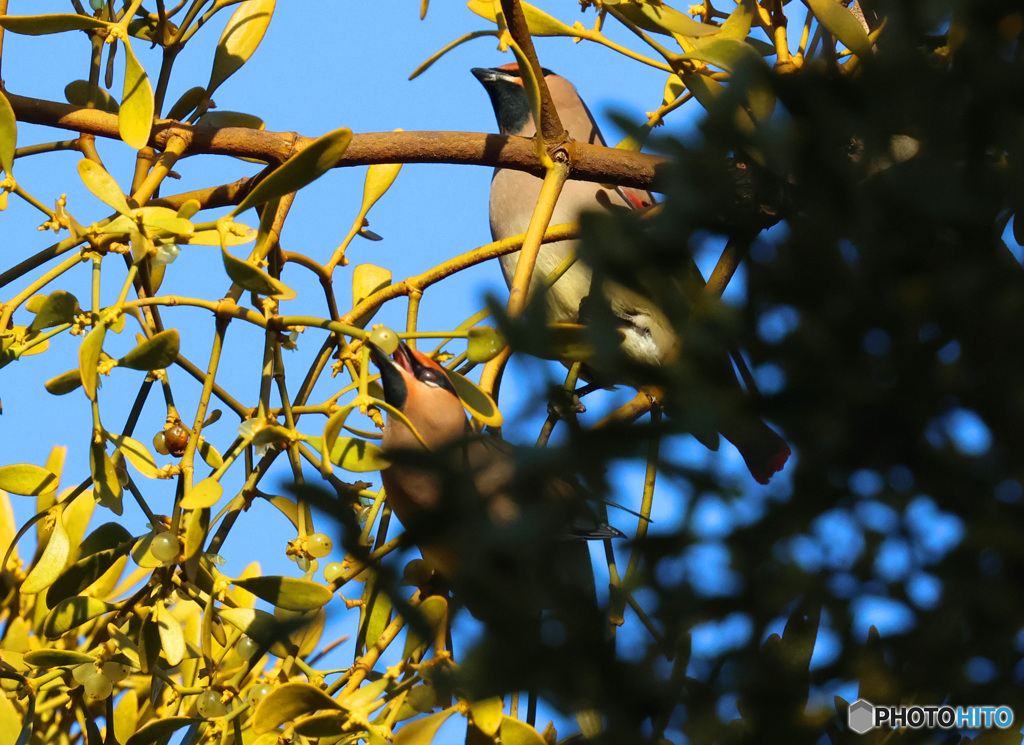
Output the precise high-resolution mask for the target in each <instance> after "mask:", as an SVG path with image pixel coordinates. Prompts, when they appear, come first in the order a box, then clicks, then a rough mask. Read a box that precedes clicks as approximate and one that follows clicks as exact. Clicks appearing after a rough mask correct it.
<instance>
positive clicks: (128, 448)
mask: <svg viewBox="0 0 1024 745" xmlns="http://www.w3.org/2000/svg"><path fill="white" fill-rule="evenodd" d="M107 438H108V439H109V440H110V441H111V442H112V443H114V447H115V448H117V450H118V452H120V453H121V455H123V456H124V457H125V460H127V461H128V462H129V463H131V464H132V465H133V466H134V467H135V469H136V470H137V471H138V472H139V473H141V474H142V475H143V476H145V477H146V478H148V479H151V478H155V477H156V474H157V471H159V470H160V469H159V468H158V467H157V465H156V459H155V458H154V457H153V456H152V454H151V453H150V452H149V449H148V448H147V447H146V446H145V445H143V444H142V443H141V442H139V441H138V440H133V439H132V438H131V437H128V436H127V435H114V434H110V433H107Z"/></svg>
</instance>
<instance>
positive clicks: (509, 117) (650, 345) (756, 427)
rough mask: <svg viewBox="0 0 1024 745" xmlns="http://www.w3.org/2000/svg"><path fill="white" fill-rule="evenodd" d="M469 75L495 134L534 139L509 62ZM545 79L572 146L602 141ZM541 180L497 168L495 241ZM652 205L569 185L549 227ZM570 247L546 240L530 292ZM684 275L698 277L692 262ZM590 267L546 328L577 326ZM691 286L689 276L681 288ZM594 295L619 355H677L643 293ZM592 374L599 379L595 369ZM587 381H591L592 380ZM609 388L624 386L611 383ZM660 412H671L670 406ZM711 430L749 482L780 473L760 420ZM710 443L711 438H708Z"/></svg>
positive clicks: (645, 360) (564, 291) (562, 87)
mask: <svg viewBox="0 0 1024 745" xmlns="http://www.w3.org/2000/svg"><path fill="white" fill-rule="evenodd" d="M472 72H473V75H474V76H476V78H477V80H479V81H480V83H481V84H482V85H483V86H484V89H485V90H486V91H487V93H488V95H489V96H490V99H491V104H492V106H493V107H494V113H495V116H496V118H497V120H498V128H499V130H500V131H501V133H502V134H508V135H518V136H521V137H533V136H534V135H535V134H536V132H537V126H536V124H535V122H534V120H533V115H532V113H531V111H530V106H529V101H528V99H527V95H526V89H525V88H524V87H523V80H522V77H521V76H520V74H519V66H518V64H516V63H513V64H510V65H504V66H502V67H497V68H488V69H484V68H476V69H474V70H473V71H472ZM543 73H544V80H545V81H546V83H547V87H548V91H549V92H550V94H551V99H552V102H553V103H554V105H555V108H556V109H557V111H558V116H559V118H560V119H561V122H562V126H564V127H565V130H566V132H567V133H568V135H569V137H570V138H571V139H572V140H574V141H576V142H586V143H589V144H593V145H604V144H605V142H604V139H603V138H602V137H601V133H600V131H599V130H598V127H597V123H596V121H595V120H594V117H593V116H592V115H591V113H590V110H589V109H588V108H587V105H586V104H585V103H584V102H583V100H582V99H581V98H580V96H579V94H578V93H577V92H576V89H575V88H574V87H573V85H572V83H570V82H569V81H568V80H566V79H565V78H563V77H560V76H558V75H556V74H554V73H553V72H551V71H550V70H544V71H543ZM541 184H542V179H540V178H538V177H536V176H534V175H532V174H529V173H526V172H524V171H517V170H513V169H508V168H497V169H495V171H494V177H493V179H492V180H491V196H490V222H491V235H492V237H493V239H494V240H501V239H503V238H509V237H512V236H514V235H519V234H521V233H525V232H526V230H527V227H528V226H529V223H530V218H531V216H532V214H533V210H534V206H535V205H536V203H537V199H538V197H539V195H540V190H541ZM653 204H654V197H653V196H652V195H651V193H650V192H645V191H639V190H636V189H630V188H626V187H612V188H609V187H606V186H602V185H600V184H596V183H590V182H585V181H574V180H569V181H567V182H566V183H565V185H564V186H563V188H562V192H561V194H560V196H559V198H558V203H557V204H556V206H555V210H554V213H553V215H552V217H551V224H552V225H557V224H560V223H570V222H577V221H578V220H579V218H580V215H581V214H583V213H585V212H594V211H608V210H610V209H615V208H624V209H634V210H636V209H644V208H646V207H649V206H651V205H653ZM574 250H575V241H559V242H555V243H547V244H544V246H542V247H541V251H540V254H539V255H538V257H537V263H536V267H535V269H534V273H533V277H532V278H531V283H530V292H531V293H533V292H535V291H537V290H538V288H540V287H541V286H542V284H543V282H544V279H545V277H547V276H548V275H549V274H550V273H551V272H552V271H553V270H554V269H555V268H556V267H557V266H558V265H559V264H560V263H561V262H562V261H563V260H564V259H565V258H566V256H568V255H570V254H571V253H572V252H574ZM518 261H519V253H518V252H515V253H511V254H506V255H505V256H502V257H501V268H502V272H503V274H504V275H505V281H506V283H507V284H508V285H509V286H511V283H512V278H513V276H514V274H515V268H516V264H517V262H518ZM689 274H691V275H693V276H695V277H697V278H698V283H697V285H698V286H702V285H703V278H702V277H701V276H700V272H699V270H698V269H697V267H696V265H695V264H694V265H693V266H692V269H691V271H690V272H689ZM592 280H593V276H592V273H591V270H590V269H589V268H588V267H587V266H586V265H585V264H584V263H583V262H580V261H577V262H576V263H575V264H573V266H572V267H571V268H570V269H569V270H568V271H567V272H565V274H564V275H563V276H562V277H561V278H559V279H558V281H556V282H555V283H554V284H553V285H552V286H551V287H550V289H548V290H547V292H546V293H545V302H546V307H547V317H548V321H549V322H550V323H579V322H581V321H586V314H585V313H584V315H583V317H582V318H581V304H583V306H584V308H586V305H587V303H586V302H585V300H586V299H587V298H588V296H589V295H590V294H591V285H592ZM687 284H689V285H693V282H692V281H690V279H689V278H688V279H687V280H686V281H684V282H683V283H682V286H685V285H687ZM596 292H600V293H601V294H602V295H603V297H604V299H605V300H606V301H607V303H608V305H609V306H610V309H611V312H612V313H613V314H614V316H615V320H616V323H617V326H618V330H619V332H620V334H621V337H622V352H623V353H624V354H625V356H626V357H627V358H628V359H629V360H630V361H631V362H633V363H637V364H639V365H643V366H648V367H655V366H659V365H666V364H668V363H670V362H673V361H674V360H676V359H677V358H678V356H679V355H680V348H681V346H682V343H681V340H680V338H679V336H678V335H677V333H676V332H675V330H674V329H673V327H672V325H671V323H670V322H669V320H668V318H667V317H666V314H665V313H664V312H662V310H661V309H660V308H658V307H657V306H656V305H655V304H654V303H652V302H651V301H650V300H649V299H648V298H646V297H645V296H644V295H643V294H642V293H639V292H636V291H634V290H632V289H629V288H627V287H625V286H623V285H621V284H618V283H616V282H614V281H609V280H605V281H603V282H602V283H601V285H600V288H598V289H595V293H596ZM722 357H723V358H722V360H721V362H720V364H715V365H714V366H713V367H714V368H715V370H714V375H715V376H716V379H717V378H721V381H722V384H723V385H725V386H726V387H728V388H732V389H735V391H737V392H739V391H741V390H742V389H741V387H740V384H739V381H738V380H737V379H736V375H735V372H734V371H733V369H732V365H731V363H730V362H729V360H728V357H727V356H726V355H725V354H723V355H722ZM596 372H597V377H598V378H599V377H600V371H596ZM591 377H594V376H593V375H591ZM612 382H616V383H629V382H630V381H623V380H617V381H612ZM665 403H666V408H667V409H668V410H669V412H671V411H672V406H671V401H666V402H665ZM717 428H718V429H719V431H720V432H721V434H722V436H723V437H725V438H726V439H727V440H729V441H730V442H732V443H733V444H734V445H735V446H736V447H737V449H738V450H739V451H740V454H741V455H742V456H743V459H744V461H745V463H746V464H747V468H748V469H749V470H750V473H751V474H752V475H753V477H754V478H755V479H756V480H757V481H758V482H759V483H762V484H767V483H768V481H769V480H770V479H771V477H772V476H773V475H774V474H775V473H776V472H778V471H779V470H781V469H782V467H783V466H784V465H785V463H786V460H787V459H788V458H789V455H790V449H789V447H788V446H787V445H786V443H785V442H784V441H783V439H782V438H781V437H780V436H779V435H778V434H777V433H776V432H775V431H774V430H772V429H771V428H770V427H769V426H768V425H767V424H765V422H763V421H762V420H761V419H759V418H757V417H755V416H753V415H746V416H745V418H743V419H741V420H735V421H734V420H733V419H732V418H729V419H723V421H721V422H720V423H719V424H718V425H717ZM715 442H717V437H716V438H715Z"/></svg>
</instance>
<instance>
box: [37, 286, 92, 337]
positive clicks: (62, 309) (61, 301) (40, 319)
mask: <svg viewBox="0 0 1024 745" xmlns="http://www.w3.org/2000/svg"><path fill="white" fill-rule="evenodd" d="M78 312H80V308H79V307H78V298H76V297H75V296H74V295H72V294H71V293H70V292H65V291H64V290H56V291H55V292H52V293H50V294H49V295H48V296H47V297H46V300H45V301H44V302H43V305H42V307H41V308H40V309H39V311H38V312H37V313H36V317H35V319H34V320H33V321H32V325H31V326H29V329H30V330H31V331H40V330H42V329H48V328H53V327H54V326H60V325H61V324H64V323H71V322H72V321H74V320H75V314H76V313H78Z"/></svg>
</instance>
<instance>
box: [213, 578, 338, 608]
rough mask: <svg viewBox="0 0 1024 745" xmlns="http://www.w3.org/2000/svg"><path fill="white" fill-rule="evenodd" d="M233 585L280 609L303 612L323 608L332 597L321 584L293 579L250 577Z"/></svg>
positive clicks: (236, 581) (237, 580)
mask: <svg viewBox="0 0 1024 745" xmlns="http://www.w3.org/2000/svg"><path fill="white" fill-rule="evenodd" d="M232 584H234V585H236V586H237V587H241V588H242V589H244V590H248V591H249V592H251V593H252V594H253V595H255V596H256V597H258V598H260V599H262V600H266V601H267V602H268V603H270V604H271V605H274V606H277V607H278V608H284V609H285V610H293V611H301V612H305V611H310V610H316V609H317V608H322V607H323V606H324V605H326V604H327V602H328V601H329V600H330V599H331V595H332V593H331V591H330V590H329V589H328V588H326V587H324V586H323V585H321V584H317V583H316V582H310V581H309V580H305V579H295V578H293V577H248V578H245V579H236V580H235V581H234V582H233V583H232Z"/></svg>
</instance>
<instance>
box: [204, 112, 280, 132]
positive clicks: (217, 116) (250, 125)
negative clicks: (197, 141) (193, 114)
mask: <svg viewBox="0 0 1024 745" xmlns="http://www.w3.org/2000/svg"><path fill="white" fill-rule="evenodd" d="M196 125H198V126H200V127H217V128H218V129H221V128H223V127H245V128H246V129H266V127H267V125H266V124H265V123H264V122H263V120H262V119H260V118H259V117H258V116H255V115H253V114H245V113H243V112H241V111H207V112H206V113H205V114H203V115H202V116H201V117H199V119H197V120H196Z"/></svg>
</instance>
